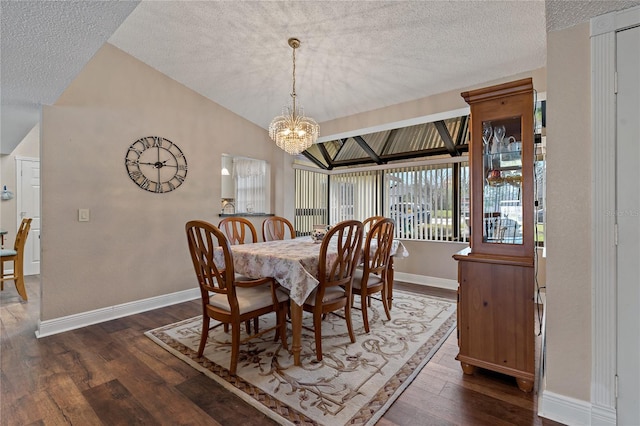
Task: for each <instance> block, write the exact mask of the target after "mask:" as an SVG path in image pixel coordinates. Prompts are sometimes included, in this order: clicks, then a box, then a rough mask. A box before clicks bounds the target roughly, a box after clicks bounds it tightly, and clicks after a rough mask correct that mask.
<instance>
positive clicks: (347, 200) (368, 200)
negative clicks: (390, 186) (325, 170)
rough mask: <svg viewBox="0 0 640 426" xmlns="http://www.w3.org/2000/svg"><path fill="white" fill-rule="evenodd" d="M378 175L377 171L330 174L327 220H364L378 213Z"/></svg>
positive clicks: (332, 221)
mask: <svg viewBox="0 0 640 426" xmlns="http://www.w3.org/2000/svg"><path fill="white" fill-rule="evenodd" d="M379 176H380V174H379V172H377V171H362V172H356V173H343V174H340V175H332V176H331V177H330V178H329V182H330V185H329V200H330V201H329V206H330V211H329V222H330V223H338V222H341V221H343V220H349V219H356V220H365V219H366V218H368V217H371V216H377V215H379V214H380V213H379V210H378V208H379V205H380V201H379V200H380V195H379V192H380V191H379V187H380V185H379V180H380V177H379Z"/></svg>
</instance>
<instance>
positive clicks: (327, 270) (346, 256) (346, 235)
mask: <svg viewBox="0 0 640 426" xmlns="http://www.w3.org/2000/svg"><path fill="white" fill-rule="evenodd" d="M362 234H363V225H362V222H360V221H357V220H346V221H343V222H340V223H338V224H337V225H335V226H334V227H333V228H331V229H330V230H329V232H327V235H326V236H325V237H324V239H323V240H322V243H321V246H320V258H319V265H318V280H319V281H320V283H319V284H318V286H317V287H316V289H315V290H314V291H313V292H312V293H311V294H310V295H309V297H308V298H307V300H306V301H305V302H304V304H303V306H302V309H304V310H305V311H307V312H311V313H312V314H313V329H314V336H315V342H316V359H317V360H318V361H321V360H322V317H323V316H324V315H325V314H327V313H329V312H334V311H337V310H339V309H342V308H344V317H345V321H346V322H347V330H348V331H349V338H350V339H351V343H355V341H356V338H355V335H354V334H353V325H352V324H351V301H352V299H351V285H352V282H353V275H354V273H355V269H356V266H357V263H358V260H359V258H360V252H361V250H362ZM332 239H333V240H334V241H335V243H336V244H337V247H338V255H337V256H336V257H335V258H334V259H333V260H332V261H331V262H330V263H328V262H327V251H328V248H329V244H330V243H331V240H332Z"/></svg>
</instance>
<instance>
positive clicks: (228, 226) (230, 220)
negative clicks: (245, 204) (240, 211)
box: [218, 217, 258, 246]
mask: <svg viewBox="0 0 640 426" xmlns="http://www.w3.org/2000/svg"><path fill="white" fill-rule="evenodd" d="M218 228H219V229H220V230H221V231H222V232H223V233H224V235H225V237H227V240H228V241H229V244H231V245H232V246H234V245H236V244H248V243H257V242H258V233H257V232H256V228H255V227H254V226H253V224H252V223H251V222H249V221H248V220H247V219H245V218H243V217H225V218H224V219H222V220H221V221H220V223H219V224H218Z"/></svg>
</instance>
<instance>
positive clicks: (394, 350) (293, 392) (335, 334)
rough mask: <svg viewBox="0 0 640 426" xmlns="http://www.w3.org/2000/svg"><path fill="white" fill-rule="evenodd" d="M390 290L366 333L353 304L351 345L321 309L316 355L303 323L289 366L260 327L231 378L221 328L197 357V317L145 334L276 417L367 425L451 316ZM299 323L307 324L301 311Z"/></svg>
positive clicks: (429, 301) (442, 334)
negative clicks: (296, 356)
mask: <svg viewBox="0 0 640 426" xmlns="http://www.w3.org/2000/svg"><path fill="white" fill-rule="evenodd" d="M393 295H394V300H393V309H392V310H391V321H387V319H386V316H385V315H384V310H383V309H382V303H381V302H379V301H373V303H372V305H373V306H372V309H370V311H369V312H370V316H369V325H370V329H371V331H370V333H369V334H366V333H365V332H364V328H363V325H362V314H361V312H360V311H359V310H357V309H353V310H352V320H353V325H354V331H355V334H356V343H353V344H352V343H351V342H350V341H349V335H348V333H347V330H346V325H345V321H344V319H343V318H340V317H338V316H336V315H328V316H327V318H326V319H325V320H324V321H323V324H322V326H323V328H322V334H323V340H322V347H323V360H322V361H321V362H318V361H317V360H316V358H315V350H314V349H315V343H314V340H313V333H312V332H311V331H308V330H306V329H304V328H303V330H302V353H301V359H302V366H300V367H295V366H294V365H293V356H291V355H290V354H289V352H288V351H286V350H284V349H283V348H282V346H281V344H280V342H279V341H278V343H274V342H273V337H274V336H273V333H267V334H265V335H264V336H262V338H257V339H252V340H250V341H249V342H248V343H246V344H244V345H241V346H240V361H239V363H238V371H237V376H236V377H231V376H230V375H229V371H228V368H229V357H230V353H231V348H230V339H231V338H230V335H229V334H225V333H224V331H223V328H222V327H217V328H215V329H213V330H211V331H210V333H209V339H208V341H207V346H206V348H205V352H204V356H203V358H198V357H197V355H196V351H197V350H198V344H199V341H200V328H201V325H202V319H201V317H195V318H191V319H188V320H184V321H180V322H177V323H175V324H169V325H167V326H164V327H160V328H157V329H155V330H151V331H148V332H146V333H145V334H146V335H147V336H148V337H149V338H151V339H152V340H153V341H154V342H156V343H157V344H158V345H160V346H162V347H163V348H165V349H166V350H167V351H169V352H171V353H172V354H173V355H175V356H177V357H178V358H180V359H182V360H183V361H184V362H186V363H188V364H189V365H191V366H192V367H194V368H196V369H198V370H200V371H202V372H203V373H204V374H206V375H207V376H209V377H211V378H212V379H214V380H216V381H218V382H219V383H221V384H222V385H223V386H225V387H226V388H227V389H229V390H230V391H232V392H234V393H236V394H237V395H239V396H240V397H241V398H243V399H244V400H245V401H248V402H249V403H251V404H252V405H254V406H256V407H257V408H258V409H260V410H261V411H263V412H265V413H266V414H267V415H269V416H271V417H273V418H274V419H275V420H276V421H278V422H279V423H281V424H304V425H307V424H308V425H314V424H318V425H332V426H334V425H346V424H349V425H351V424H353V425H373V424H374V423H375V422H376V421H377V420H378V419H379V418H380V417H381V416H382V415H383V414H384V412H385V411H386V410H387V409H388V408H389V406H390V405H391V404H392V403H393V401H394V400H395V399H396V398H398V396H399V395H400V394H401V393H402V391H403V390H404V389H405V388H406V387H407V386H408V385H409V383H411V381H412V380H413V379H414V377H415V376H416V375H417V374H418V373H419V372H420V370H421V369H422V368H423V367H424V366H425V365H426V364H427V362H428V361H429V360H430V359H431V357H432V356H433V354H434V353H435V352H436V351H437V349H438V348H439V347H440V345H441V344H442V343H443V342H444V341H445V340H446V338H447V336H448V335H449V333H450V332H451V330H453V328H454V327H455V321H456V316H455V310H456V306H455V303H454V302H450V301H447V300H443V299H439V298H435V297H427V296H421V295H416V294H410V293H405V292H401V291H394V294H393ZM359 303H360V302H359V300H358V298H356V305H359ZM260 321H261V322H260V327H261V328H262V327H264V328H266V327H269V326H270V325H271V323H272V322H273V321H275V318H274V316H273V315H266V316H263V317H261V319H260ZM212 323H213V321H212ZM303 324H304V325H305V326H308V327H311V326H312V318H311V316H310V315H309V314H307V313H304V317H303ZM264 328H262V329H264ZM243 333H244V327H243ZM289 345H291V339H290V338H289Z"/></svg>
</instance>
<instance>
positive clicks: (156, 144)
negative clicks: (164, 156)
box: [153, 136, 162, 148]
mask: <svg viewBox="0 0 640 426" xmlns="http://www.w3.org/2000/svg"><path fill="white" fill-rule="evenodd" d="M153 147H154V148H162V138H161V137H159V136H154V137H153Z"/></svg>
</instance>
